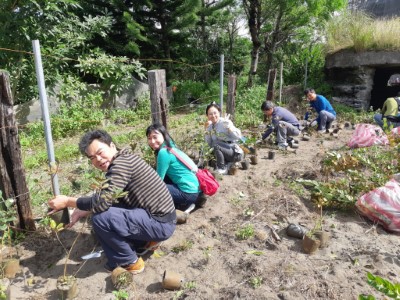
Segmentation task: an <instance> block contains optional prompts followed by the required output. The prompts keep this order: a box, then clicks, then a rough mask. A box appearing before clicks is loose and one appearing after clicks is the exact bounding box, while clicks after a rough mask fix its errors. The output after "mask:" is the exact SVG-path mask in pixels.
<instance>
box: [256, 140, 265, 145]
mask: <svg viewBox="0 0 400 300" xmlns="http://www.w3.org/2000/svg"><path fill="white" fill-rule="evenodd" d="M262 143H264V140H263V139H261V140H257V141H256V145H259V144H262Z"/></svg>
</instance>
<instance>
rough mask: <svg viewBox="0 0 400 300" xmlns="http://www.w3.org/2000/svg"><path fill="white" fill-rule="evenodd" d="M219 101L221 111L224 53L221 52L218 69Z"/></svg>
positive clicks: (222, 102)
mask: <svg viewBox="0 0 400 300" xmlns="http://www.w3.org/2000/svg"><path fill="white" fill-rule="evenodd" d="M219 102H220V107H221V111H222V110H223V104H224V55H223V54H221V64H220V70H219Z"/></svg>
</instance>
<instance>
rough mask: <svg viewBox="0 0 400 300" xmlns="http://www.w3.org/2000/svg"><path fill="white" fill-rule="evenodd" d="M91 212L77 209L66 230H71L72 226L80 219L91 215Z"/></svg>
mask: <svg viewBox="0 0 400 300" xmlns="http://www.w3.org/2000/svg"><path fill="white" fill-rule="evenodd" d="M90 213H91V212H90V211H86V210H80V209H79V208H75V209H74V212H73V213H72V214H71V218H70V222H69V224H67V225H66V226H65V227H66V228H71V227H72V226H74V225H75V223H76V222H78V221H79V219H80V218H83V217H86V216H88V215H90Z"/></svg>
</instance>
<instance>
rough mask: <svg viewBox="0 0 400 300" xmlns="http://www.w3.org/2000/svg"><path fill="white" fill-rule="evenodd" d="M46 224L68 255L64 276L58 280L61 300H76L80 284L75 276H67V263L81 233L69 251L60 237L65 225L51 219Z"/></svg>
mask: <svg viewBox="0 0 400 300" xmlns="http://www.w3.org/2000/svg"><path fill="white" fill-rule="evenodd" d="M46 223H48V225H49V227H50V229H51V230H52V232H54V234H55V236H56V238H57V240H58V242H59V243H60V244H61V246H62V247H63V248H64V250H65V252H66V253H67V255H66V257H65V263H64V273H63V275H61V276H59V277H58V278H57V285H56V287H57V290H58V291H59V293H60V298H61V299H74V298H75V297H76V296H77V295H78V284H77V279H76V277H75V276H74V275H67V263H68V259H69V255H70V253H71V250H72V249H73V247H74V245H75V243H76V241H77V240H78V237H79V236H80V233H79V234H78V235H77V236H76V238H75V240H74V241H73V243H72V245H71V248H70V250H69V251H68V250H67V249H66V247H65V246H64V244H63V243H62V242H61V240H60V237H59V235H58V233H59V232H60V231H62V230H63V229H64V224H63V223H59V224H57V223H56V221H54V220H53V219H50V218H48V219H47V220H46Z"/></svg>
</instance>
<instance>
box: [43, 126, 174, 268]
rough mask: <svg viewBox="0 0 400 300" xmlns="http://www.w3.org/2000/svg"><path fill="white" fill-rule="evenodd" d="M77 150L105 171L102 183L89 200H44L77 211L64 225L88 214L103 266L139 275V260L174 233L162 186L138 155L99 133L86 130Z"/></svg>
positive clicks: (171, 208)
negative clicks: (118, 268)
mask: <svg viewBox="0 0 400 300" xmlns="http://www.w3.org/2000/svg"><path fill="white" fill-rule="evenodd" d="M79 150H80V151H81V152H82V154H84V155H86V156H87V157H88V158H89V159H90V161H91V162H92V164H93V166H94V167H95V168H97V169H100V170H102V171H103V172H105V173H106V174H105V177H106V183H104V184H103V187H102V188H101V190H99V191H98V192H95V193H94V194H93V195H92V196H88V197H79V198H75V197H69V196H65V195H59V196H56V197H55V198H54V199H51V200H49V202H48V203H49V206H50V207H51V208H52V209H53V210H60V209H63V208H65V207H74V208H76V209H75V210H74V212H73V213H72V215H71V223H70V224H68V227H71V226H73V225H74V224H75V223H76V222H77V221H78V220H79V219H80V218H81V217H84V216H87V215H88V214H90V213H92V214H93V216H92V221H93V229H94V231H95V233H96V235H97V237H98V239H99V241H100V243H101V246H102V247H103V250H104V253H105V254H106V256H107V259H108V262H107V264H106V265H105V268H106V269H107V270H108V271H112V270H113V269H114V268H116V267H118V266H120V267H123V268H125V269H127V270H128V271H130V272H131V273H133V274H138V273H141V272H142V271H143V270H144V261H143V259H142V258H141V257H138V256H140V255H143V254H144V253H146V252H148V251H150V250H154V248H155V247H156V246H157V244H158V243H159V242H161V241H164V240H166V239H168V238H169V237H170V236H171V235H172V234H173V232H174V230H175V226H176V214H175V207H174V202H173V201H172V198H171V195H170V193H169V192H168V189H167V188H166V185H165V184H164V182H163V181H162V180H161V178H160V177H159V176H158V175H157V173H156V172H155V171H154V170H153V169H152V168H151V167H150V166H149V165H148V164H147V163H146V162H144V161H143V160H142V159H141V158H140V157H138V156H137V155H135V154H132V153H131V152H130V151H129V150H128V149H122V150H119V149H117V147H116V145H115V144H114V143H113V142H112V139H111V136H110V135H109V134H108V133H107V132H105V131H103V130H94V131H90V132H87V133H86V134H85V135H84V136H83V137H82V139H81V141H80V143H79Z"/></svg>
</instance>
